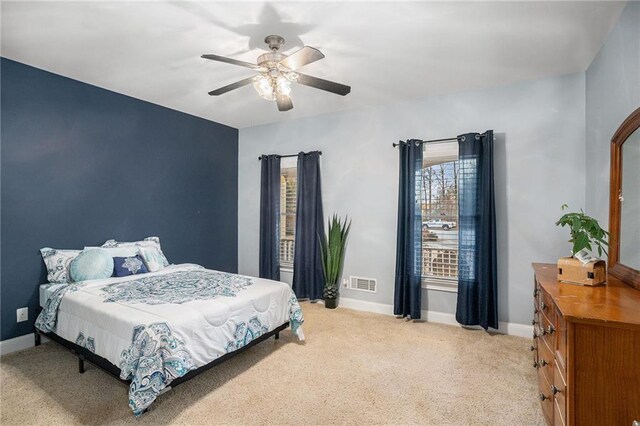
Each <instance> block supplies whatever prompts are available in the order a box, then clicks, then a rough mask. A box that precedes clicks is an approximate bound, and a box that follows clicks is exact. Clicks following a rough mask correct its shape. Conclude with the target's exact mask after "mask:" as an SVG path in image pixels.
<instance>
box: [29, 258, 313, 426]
mask: <svg viewBox="0 0 640 426" xmlns="http://www.w3.org/2000/svg"><path fill="white" fill-rule="evenodd" d="M287 321H288V322H290V325H291V329H292V331H293V332H295V333H296V334H297V335H298V337H299V338H300V339H301V340H302V339H304V335H303V334H302V328H301V325H302V323H303V322H304V318H303V315H302V310H301V309H300V305H299V304H298V301H297V298H296V296H295V294H294V293H293V291H292V290H291V288H290V287H289V286H288V285H287V284H285V283H280V282H276V281H270V280H263V279H259V278H250V277H244V276H240V275H235V274H229V273H225V272H219V271H212V270H207V269H204V268H202V267H199V266H197V265H172V266H169V267H167V268H165V269H163V270H161V271H158V272H154V273H150V274H145V275H144V276H140V275H138V276H130V277H123V278H108V279H105V280H95V281H85V282H80V283H74V284H70V285H68V286H64V287H62V288H60V289H58V290H57V291H56V292H55V293H54V294H53V295H52V296H51V297H50V298H49V299H48V300H47V303H46V305H45V307H44V309H43V311H42V312H41V313H40V315H39V316H38V318H37V320H36V327H38V328H39V329H40V330H42V331H45V332H54V333H56V334H58V335H59V336H61V337H63V338H65V339H66V340H69V341H72V342H76V344H78V345H80V346H82V347H85V348H87V349H88V350H90V351H91V352H94V353H96V354H98V355H100V356H102V357H103V358H106V359H107V360H109V361H110V362H111V363H113V364H114V365H117V366H119V368H120V371H121V378H122V379H125V380H131V385H130V389H129V405H130V407H131V409H132V410H133V412H134V414H135V415H140V414H141V413H143V412H144V411H145V410H146V409H147V407H149V405H150V404H151V403H153V401H154V400H155V399H156V398H157V396H158V395H159V394H160V393H161V392H162V391H163V389H165V388H166V387H167V386H168V385H169V384H170V383H171V381H173V380H174V379H176V378H178V377H181V376H184V375H185V374H186V373H187V372H189V371H191V370H193V369H196V368H198V367H200V366H203V365H205V364H208V363H209V362H211V361H213V360H215V359H216V358H218V357H220V356H222V355H224V354H226V353H229V352H233V351H235V350H238V349H240V348H241V347H243V346H245V345H247V344H248V343H250V342H251V341H252V340H254V339H256V338H258V337H260V336H262V335H263V334H265V333H267V332H269V331H271V330H273V329H275V328H276V327H278V326H280V325H282V324H284V323H285V322H287Z"/></svg>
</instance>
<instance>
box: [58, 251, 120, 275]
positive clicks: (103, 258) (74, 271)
mask: <svg viewBox="0 0 640 426" xmlns="http://www.w3.org/2000/svg"><path fill="white" fill-rule="evenodd" d="M112 274H113V258H112V257H111V256H110V255H109V253H108V252H107V251H106V250H102V249H93V250H85V251H83V252H81V253H80V254H78V256H76V258H75V259H73V261H72V262H71V266H70V267H69V275H70V276H71V280H72V281H76V282H77V281H86V280H99V279H103V278H109V277H110V276H111V275H112Z"/></svg>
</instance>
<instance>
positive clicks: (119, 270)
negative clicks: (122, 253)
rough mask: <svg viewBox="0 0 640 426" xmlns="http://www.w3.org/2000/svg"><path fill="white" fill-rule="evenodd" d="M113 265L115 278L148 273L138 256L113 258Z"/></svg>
mask: <svg viewBox="0 0 640 426" xmlns="http://www.w3.org/2000/svg"><path fill="white" fill-rule="evenodd" d="M113 265H114V271H115V275H116V277H126V276H128V275H137V274H146V273H147V272H149V271H148V270H147V267H146V266H145V265H144V261H143V260H142V258H141V257H140V256H130V257H114V258H113Z"/></svg>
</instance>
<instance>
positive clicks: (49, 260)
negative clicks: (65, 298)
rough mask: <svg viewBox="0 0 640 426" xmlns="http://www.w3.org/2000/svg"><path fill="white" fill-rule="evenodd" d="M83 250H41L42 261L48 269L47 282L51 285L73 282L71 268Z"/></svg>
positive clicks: (49, 248) (46, 248)
mask: <svg viewBox="0 0 640 426" xmlns="http://www.w3.org/2000/svg"><path fill="white" fill-rule="evenodd" d="M80 251H81V250H58V249H53V248H51V247H43V248H41V249H40V254H42V260H44V264H45V266H46V267H47V280H48V281H49V282H50V283H56V284H64V283H68V282H71V276H70V274H69V267H70V266H71V262H72V261H73V259H75V258H76V256H78V255H79V254H80Z"/></svg>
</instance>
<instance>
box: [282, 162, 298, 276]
mask: <svg viewBox="0 0 640 426" xmlns="http://www.w3.org/2000/svg"><path fill="white" fill-rule="evenodd" d="M296 160H297V159H296V158H295V157H292V158H283V159H282V160H281V163H280V266H281V267H284V268H292V267H293V248H294V243H295V235H296V201H297V200H296V196H297V187H298V186H297V181H298V170H297V167H296Z"/></svg>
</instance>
